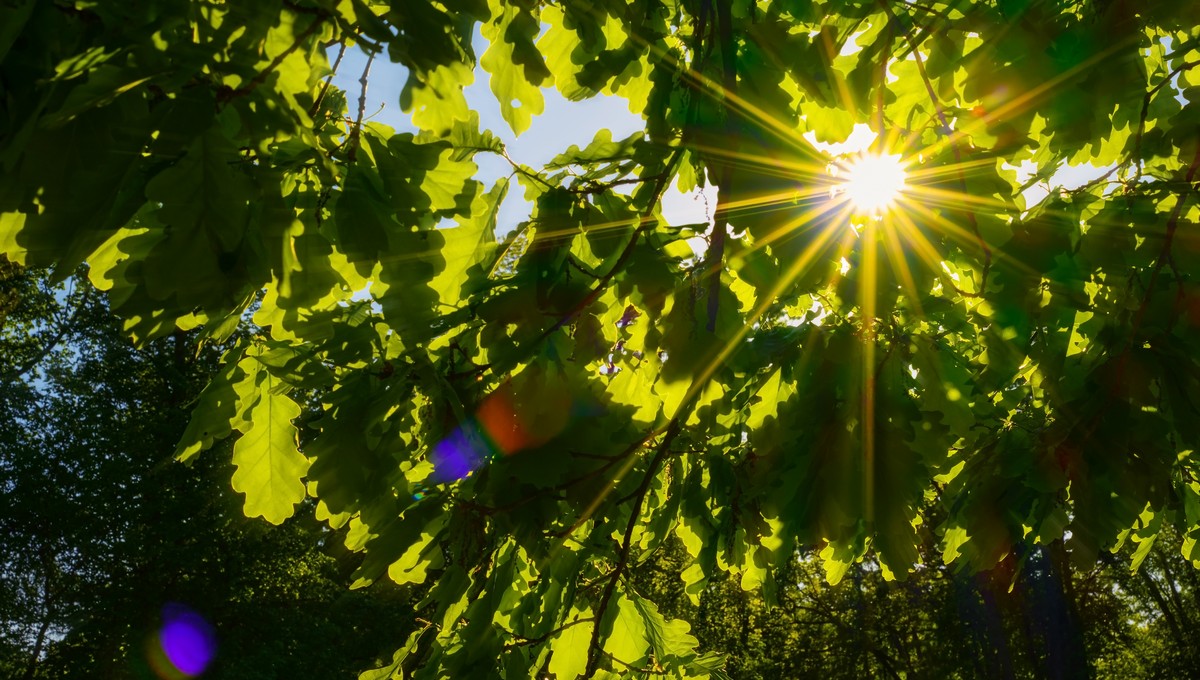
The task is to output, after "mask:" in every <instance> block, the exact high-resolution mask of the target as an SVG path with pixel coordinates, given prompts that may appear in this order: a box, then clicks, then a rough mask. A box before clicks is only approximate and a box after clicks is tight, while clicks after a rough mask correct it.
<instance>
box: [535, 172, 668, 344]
mask: <svg viewBox="0 0 1200 680" xmlns="http://www.w3.org/2000/svg"><path fill="white" fill-rule="evenodd" d="M681 152H682V149H678V148H677V149H676V150H675V151H674V153H672V154H671V158H670V159H669V160H668V161H667V166H666V169H665V170H663V172H662V173H660V174H659V175H658V181H656V182H655V184H654V189H653V191H652V193H651V195H650V201H649V203H648V205H647V207H646V210H645V211H644V212H643V213H642V214H641V215H640V216H638V226H637V228H636V229H634V231H633V237H632V238H630V239H629V243H627V244H626V245H625V249H624V250H622V251H621V254H620V255H618V256H617V261H616V262H614V263H613V266H612V268H611V269H609V270H608V271H607V272H605V273H604V275H603V276H601V277H600V278H599V280H597V281H596V286H595V287H594V288H592V290H591V291H589V292H588V294H587V295H585V296H583V299H581V300H580V301H579V302H577V303H576V304H575V305H573V306H572V307H571V308H570V309H568V310H567V311H566V312H565V313H564V314H563V315H562V316H561V317H559V319H558V320H557V321H556V322H555V323H554V325H553V326H551V327H550V328H548V329H546V330H545V331H543V332H542V333H540V334H539V335H538V336H537V337H536V338H534V339H533V341H532V342H530V343H529V346H534V345H538V344H540V343H541V342H542V341H543V340H545V339H546V338H548V337H550V336H551V335H552V334H554V332H555V331H557V330H558V329H560V328H562V327H563V326H566V325H567V324H568V323H570V322H571V320H572V319H574V318H575V317H576V316H578V315H579V313H580V312H582V311H583V310H585V309H587V308H588V307H590V306H591V305H592V303H594V302H595V301H596V300H598V299H600V296H601V295H603V294H604V291H605V290H606V289H607V288H608V284H609V283H610V282H611V281H612V279H613V277H614V276H616V275H617V273H618V272H620V271H621V270H622V269H623V268H624V267H625V263H626V262H627V261H628V260H629V258H630V257H632V256H633V250H634V247H635V246H636V245H637V243H638V241H639V240H640V239H641V236H642V235H643V234H645V233H646V232H647V231H649V230H650V227H651V226H653V224H654V223H655V220H654V208H655V207H656V206H657V205H658V202H659V200H660V199H661V198H662V194H663V191H664V190H665V189H666V186H667V180H668V179H669V178H670V177H672V176H673V175H674V173H673V172H672V170H673V169H674V167H675V166H676V164H678V163H679V158H680V155H681Z"/></svg>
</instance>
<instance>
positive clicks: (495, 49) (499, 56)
mask: <svg viewBox="0 0 1200 680" xmlns="http://www.w3.org/2000/svg"><path fill="white" fill-rule="evenodd" d="M488 5H489V6H490V7H491V10H492V18H491V20H490V21H488V22H487V23H485V24H484V25H483V37H484V38H485V39H486V40H487V41H488V43H489V44H488V48H487V51H486V52H484V53H483V57H481V58H480V60H479V65H480V66H482V67H483V70H485V71H487V72H488V73H490V74H491V76H492V78H491V81H490V85H491V88H492V92H493V93H495V95H496V99H498V100H499V101H500V114H501V115H502V116H504V120H505V121H507V122H508V125H509V127H511V128H512V130H513V132H514V133H515V134H517V135H520V134H521V133H522V132H524V131H526V130H528V129H529V125H530V124H531V123H532V121H533V117H534V116H536V115H540V114H541V113H542V111H543V109H544V106H545V100H544V99H543V98H542V92H541V90H540V89H539V88H540V87H541V85H542V83H544V82H545V81H546V79H547V78H549V77H550V71H549V70H548V69H547V68H546V63H545V61H544V60H543V58H542V54H541V52H539V51H538V49H537V47H535V46H534V44H533V41H534V39H535V38H536V37H537V34H538V32H539V31H540V30H541V28H540V26H539V25H538V19H537V17H536V16H535V15H534V13H533V11H532V10H531V9H529V7H528V5H527V4H526V3H523V2H501V1H500V0H489V2H488Z"/></svg>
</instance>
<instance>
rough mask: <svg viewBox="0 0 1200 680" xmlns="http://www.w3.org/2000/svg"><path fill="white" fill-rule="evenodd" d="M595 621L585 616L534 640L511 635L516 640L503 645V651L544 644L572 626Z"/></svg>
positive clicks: (591, 617) (594, 618) (592, 617)
mask: <svg viewBox="0 0 1200 680" xmlns="http://www.w3.org/2000/svg"><path fill="white" fill-rule="evenodd" d="M595 620H596V617H594V616H585V617H583V618H582V619H575V620H574V621H571V622H570V623H565V624H563V625H561V626H559V627H558V628H555V629H554V630H552V631H550V632H549V633H546V634H545V635H539V636H538V637H535V638H527V637H522V636H520V635H517V634H516V633H513V637H514V638H517V640H516V641H515V642H509V643H506V644H505V645H504V649H505V651H507V650H510V649H512V648H514V647H524V646H526V645H536V644H541V643H543V642H545V641H546V640H548V639H550V637H551V636H553V635H555V634H556V633H561V632H563V631H564V630H566V629H568V628H571V627H572V626H577V625H579V624H581V623H590V622H592V621H595Z"/></svg>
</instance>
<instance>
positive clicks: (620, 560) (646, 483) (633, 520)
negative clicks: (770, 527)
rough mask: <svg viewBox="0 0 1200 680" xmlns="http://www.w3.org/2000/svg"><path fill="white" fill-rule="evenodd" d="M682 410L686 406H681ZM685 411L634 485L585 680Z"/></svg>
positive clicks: (592, 674) (597, 661) (595, 667)
mask: <svg viewBox="0 0 1200 680" xmlns="http://www.w3.org/2000/svg"><path fill="white" fill-rule="evenodd" d="M685 406H686V405H685ZM685 413H686V411H685V410H682V409H681V412H680V413H677V414H676V415H675V418H674V419H673V420H672V421H671V423H670V424H669V425H667V430H666V433H665V434H664V435H663V439H662V441H661V442H659V445H658V451H656V452H655V454H654V458H653V459H651V461H650V465H649V466H647V468H646V475H645V476H644V477H643V478H642V483H641V484H640V485H638V488H637V492H636V494H637V495H636V498H635V500H634V503H633V507H632V508H630V510H629V522H628V523H626V525H625V535H624V536H623V537H622V539H621V548H620V551H619V552H618V553H617V566H616V568H615V569H613V572H612V576H611V578H609V580H608V583H606V584H605V585H604V593H603V594H601V595H600V603H599V605H598V606H597V607H596V617H595V618H596V625H595V627H593V628H592V639H591V642H590V643H589V644H588V663H587V673H586V674H585V675H584V677H585V678H588V679H590V678H592V677H595V675H596V671H597V670H598V669H599V665H600V629H601V627H602V626H603V623H604V614H605V612H606V611H607V610H608V605H609V604H610V603H611V602H612V597H613V593H614V592H616V589H617V582H618V581H620V580H621V575H622V574H623V573H625V571H626V570H627V569H628V567H629V551H630V549H631V548H632V547H633V530H634V528H635V527H637V525H638V520H639V519H641V515H642V504H643V503H645V501H646V492H648V491H649V490H650V485H651V484H652V483H653V482H654V478H655V476H656V474H657V473H658V467H659V465H661V464H662V461H663V459H664V458H666V456H667V451H668V450H670V448H671V442H673V441H674V440H675V437H676V436H678V435H679V432H680V430H682V429H683V426H682V419H683V418H684V417H686V416H685Z"/></svg>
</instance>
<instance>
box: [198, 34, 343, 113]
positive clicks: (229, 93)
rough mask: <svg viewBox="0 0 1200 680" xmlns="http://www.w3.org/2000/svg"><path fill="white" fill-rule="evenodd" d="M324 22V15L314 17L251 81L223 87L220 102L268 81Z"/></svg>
mask: <svg viewBox="0 0 1200 680" xmlns="http://www.w3.org/2000/svg"><path fill="white" fill-rule="evenodd" d="M324 24H325V20H324V18H323V17H318V18H316V19H313V22H312V23H311V24H309V25H308V28H306V29H304V31H303V32H302V33H300V35H298V36H296V39H295V40H294V41H293V42H292V44H291V45H289V46H288V48H287V49H285V50H284V51H282V52H280V53H279V54H277V55H275V58H274V59H272V60H271V63H270V64H267V67H266V68H265V69H263V70H262V71H261V72H260V73H259V74H258V75H256V76H254V78H252V79H251V80H250V82H248V83H246V84H245V85H243V86H241V87H239V88H237V89H236V90H234V89H229V88H223V89H222V90H221V92H220V93H219V94H218V95H217V101H218V102H227V101H230V100H231V99H235V98H237V97H242V96H245V95H247V94H250V93H251V92H253V91H254V90H255V89H256V88H257V87H258V86H259V85H262V84H263V83H265V82H266V81H267V78H269V77H270V75H271V74H272V73H274V72H275V69H277V68H279V65H280V64H282V63H283V60H284V59H287V58H288V57H289V56H290V55H291V54H292V52H295V51H296V50H297V49H299V48H300V46H301V45H303V44H304V43H305V42H306V41H307V40H308V39H309V38H310V37H312V35H313V33H316V32H317V29H318V28H320V27H321V26H323V25H324Z"/></svg>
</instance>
